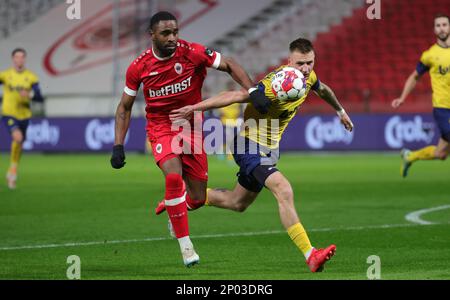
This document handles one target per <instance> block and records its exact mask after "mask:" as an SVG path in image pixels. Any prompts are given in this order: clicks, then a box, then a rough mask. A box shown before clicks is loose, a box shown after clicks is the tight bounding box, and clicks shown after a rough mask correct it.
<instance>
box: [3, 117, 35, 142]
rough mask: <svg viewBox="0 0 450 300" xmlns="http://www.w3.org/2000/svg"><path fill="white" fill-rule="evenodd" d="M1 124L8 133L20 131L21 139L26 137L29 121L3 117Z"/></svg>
mask: <svg viewBox="0 0 450 300" xmlns="http://www.w3.org/2000/svg"><path fill="white" fill-rule="evenodd" d="M2 122H3V124H5V126H6V128H8V131H9V133H10V134H11V133H12V132H13V131H14V130H16V129H19V130H20V131H22V134H23V137H24V138H25V137H26V136H27V128H28V124H29V123H30V119H25V120H17V119H16V118H14V117H10V116H3V117H2Z"/></svg>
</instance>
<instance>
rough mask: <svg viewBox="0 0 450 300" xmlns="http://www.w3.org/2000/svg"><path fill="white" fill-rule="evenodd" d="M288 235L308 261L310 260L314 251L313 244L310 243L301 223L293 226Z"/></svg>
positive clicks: (288, 230)
mask: <svg viewBox="0 0 450 300" xmlns="http://www.w3.org/2000/svg"><path fill="white" fill-rule="evenodd" d="M287 233H288V235H289V237H290V238H291V240H292V242H293V243H294V244H295V245H296V246H297V248H298V249H299V250H300V251H301V252H302V253H303V255H304V256H305V258H306V259H308V258H309V255H310V254H311V251H312V249H313V247H312V245H311V242H310V241H309V238H308V234H307V233H306V230H305V228H303V226H302V224H301V223H297V224H294V225H292V226H291V227H289V228H288V229H287Z"/></svg>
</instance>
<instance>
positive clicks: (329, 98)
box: [315, 82, 353, 131]
mask: <svg viewBox="0 0 450 300" xmlns="http://www.w3.org/2000/svg"><path fill="white" fill-rule="evenodd" d="M315 92H316V94H317V95H318V96H319V97H320V98H322V99H323V100H325V101H326V102H327V103H328V104H330V105H331V106H332V107H333V108H334V109H335V110H336V113H337V114H338V116H339V118H340V119H341V123H342V125H344V127H345V129H347V130H348V131H352V130H353V122H352V120H351V119H350V117H349V116H348V115H347V113H346V112H345V110H344V107H343V106H342V105H341V103H339V100H338V99H337V98H336V95H335V94H334V92H333V90H332V89H331V88H330V87H329V86H327V85H326V84H324V83H323V82H321V83H320V86H319V88H318V89H317V90H316V91H315Z"/></svg>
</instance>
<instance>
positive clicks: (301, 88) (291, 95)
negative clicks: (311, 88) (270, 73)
mask: <svg viewBox="0 0 450 300" xmlns="http://www.w3.org/2000/svg"><path fill="white" fill-rule="evenodd" d="M272 91H273V93H274V95H275V96H276V97H277V99H278V100H280V101H296V100H298V99H300V98H302V97H303V96H304V95H305V94H306V79H305V76H303V74H302V72H300V71H299V70H297V69H295V68H292V67H284V68H283V69H281V70H280V71H278V72H277V73H276V74H275V76H274V77H273V79H272Z"/></svg>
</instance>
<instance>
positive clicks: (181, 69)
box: [174, 63, 183, 75]
mask: <svg viewBox="0 0 450 300" xmlns="http://www.w3.org/2000/svg"><path fill="white" fill-rule="evenodd" d="M174 68H175V72H177V74H178V75H180V74H181V73H182V72H183V66H182V65H181V64H180V63H176V64H175V66H174Z"/></svg>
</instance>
